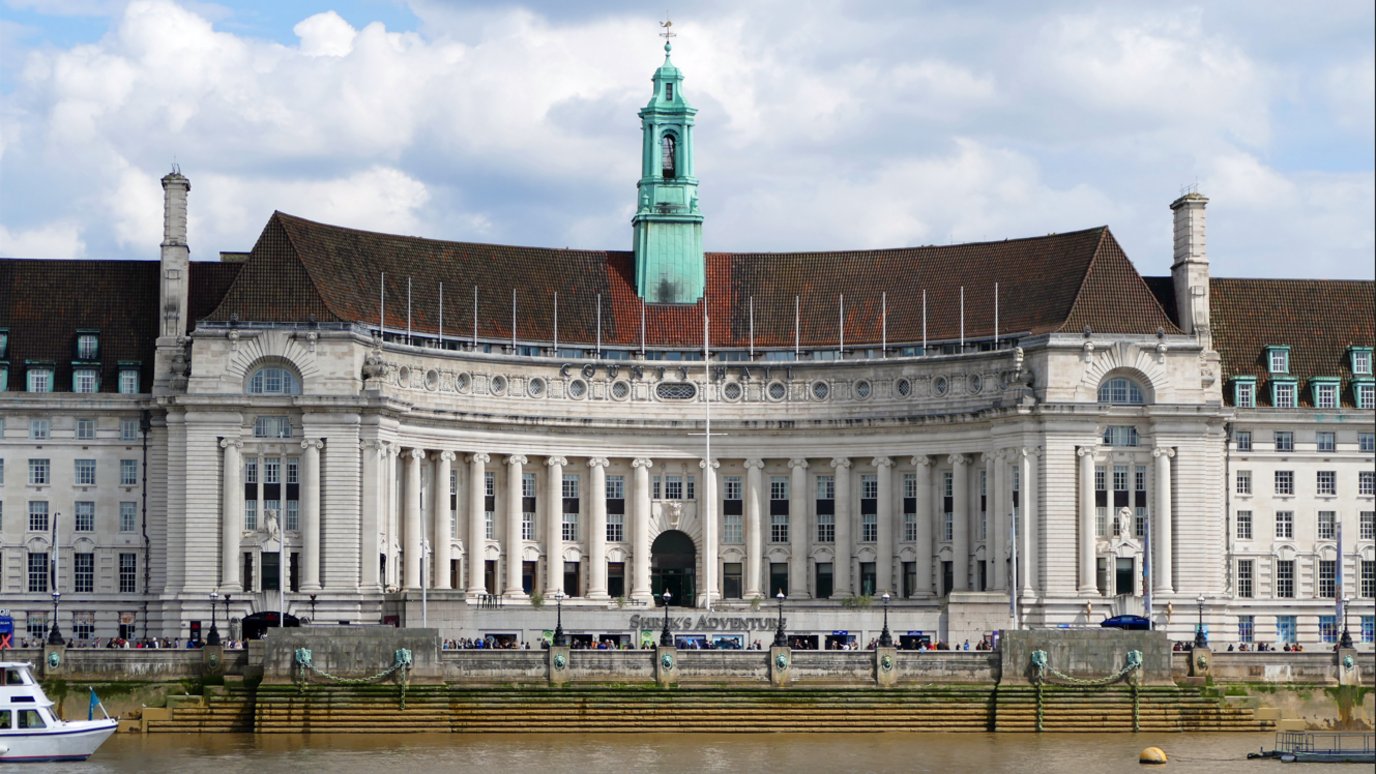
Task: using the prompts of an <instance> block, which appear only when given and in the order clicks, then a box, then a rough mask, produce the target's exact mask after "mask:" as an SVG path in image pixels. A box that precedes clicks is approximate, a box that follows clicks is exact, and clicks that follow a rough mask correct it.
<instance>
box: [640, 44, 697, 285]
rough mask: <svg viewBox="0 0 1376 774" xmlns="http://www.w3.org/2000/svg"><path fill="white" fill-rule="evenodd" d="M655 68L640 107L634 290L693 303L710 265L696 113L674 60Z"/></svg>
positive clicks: (666, 57) (667, 49) (666, 58)
mask: <svg viewBox="0 0 1376 774" xmlns="http://www.w3.org/2000/svg"><path fill="white" fill-rule="evenodd" d="M671 49H672V46H670V45H669V43H667V42H666V43H665V44H664V64H663V65H662V66H661V67H660V68H659V69H658V70H656V71H655V77H654V79H653V80H654V84H655V93H654V96H652V97H651V98H650V104H648V105H646V106H645V107H644V108H643V109H642V110H641V111H640V124H641V128H642V132H643V134H644V139H643V141H642V148H641V153H640V182H639V183H637V184H636V188H637V190H638V193H639V203H638V204H637V206H636V212H635V218H634V219H633V220H632V221H631V224H632V225H633V227H634V232H635V289H636V293H638V294H639V295H640V297H641V298H643V299H644V300H646V301H648V302H650V303H657V304H692V303H696V302H697V300H698V299H700V298H702V291H703V287H704V285H705V284H706V282H707V264H706V261H705V260H704V259H703V255H702V212H701V211H699V210H698V179H697V178H696V177H693V116H695V115H697V112H698V111H697V109H696V108H693V107H690V106H689V105H688V102H687V100H685V99H684V98H683V91H682V89H680V88H679V87H680V85H681V84H682V83H683V75H682V74H681V73H679V70H678V68H677V67H674V64H673V62H670V61H669V52H670V50H671Z"/></svg>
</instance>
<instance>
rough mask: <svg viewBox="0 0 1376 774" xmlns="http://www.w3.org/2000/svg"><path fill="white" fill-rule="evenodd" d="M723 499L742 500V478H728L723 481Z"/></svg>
mask: <svg viewBox="0 0 1376 774" xmlns="http://www.w3.org/2000/svg"><path fill="white" fill-rule="evenodd" d="M722 499H723V500H739V499H741V477H740V476H727V477H725V478H724V479H722Z"/></svg>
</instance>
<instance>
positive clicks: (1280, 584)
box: [1276, 559, 1295, 599]
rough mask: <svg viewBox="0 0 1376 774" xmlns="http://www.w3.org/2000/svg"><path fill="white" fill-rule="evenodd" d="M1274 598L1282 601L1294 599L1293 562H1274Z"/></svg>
mask: <svg viewBox="0 0 1376 774" xmlns="http://www.w3.org/2000/svg"><path fill="white" fill-rule="evenodd" d="M1276 596H1278V597H1280V598H1282V599H1294V598H1295V560H1294V559H1277V560H1276Z"/></svg>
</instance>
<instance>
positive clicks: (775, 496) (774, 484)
mask: <svg viewBox="0 0 1376 774" xmlns="http://www.w3.org/2000/svg"><path fill="white" fill-rule="evenodd" d="M769 499H771V500H787V499H788V476H770V478H769Z"/></svg>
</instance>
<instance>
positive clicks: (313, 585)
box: [301, 438, 325, 593]
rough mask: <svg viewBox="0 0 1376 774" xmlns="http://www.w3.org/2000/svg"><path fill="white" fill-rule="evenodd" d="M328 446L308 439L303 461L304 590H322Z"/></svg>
mask: <svg viewBox="0 0 1376 774" xmlns="http://www.w3.org/2000/svg"><path fill="white" fill-rule="evenodd" d="M324 446H325V444H324V443H323V442H321V441H319V440H317V439H314V438H308V439H306V440H304V441H302V442H301V448H302V449H305V453H304V454H302V455H301V456H302V460H301V478H302V481H301V499H302V500H304V501H305V502H303V503H301V590H302V591H303V592H307V593H309V592H312V591H319V590H320V450H321V449H322V448H324Z"/></svg>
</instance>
